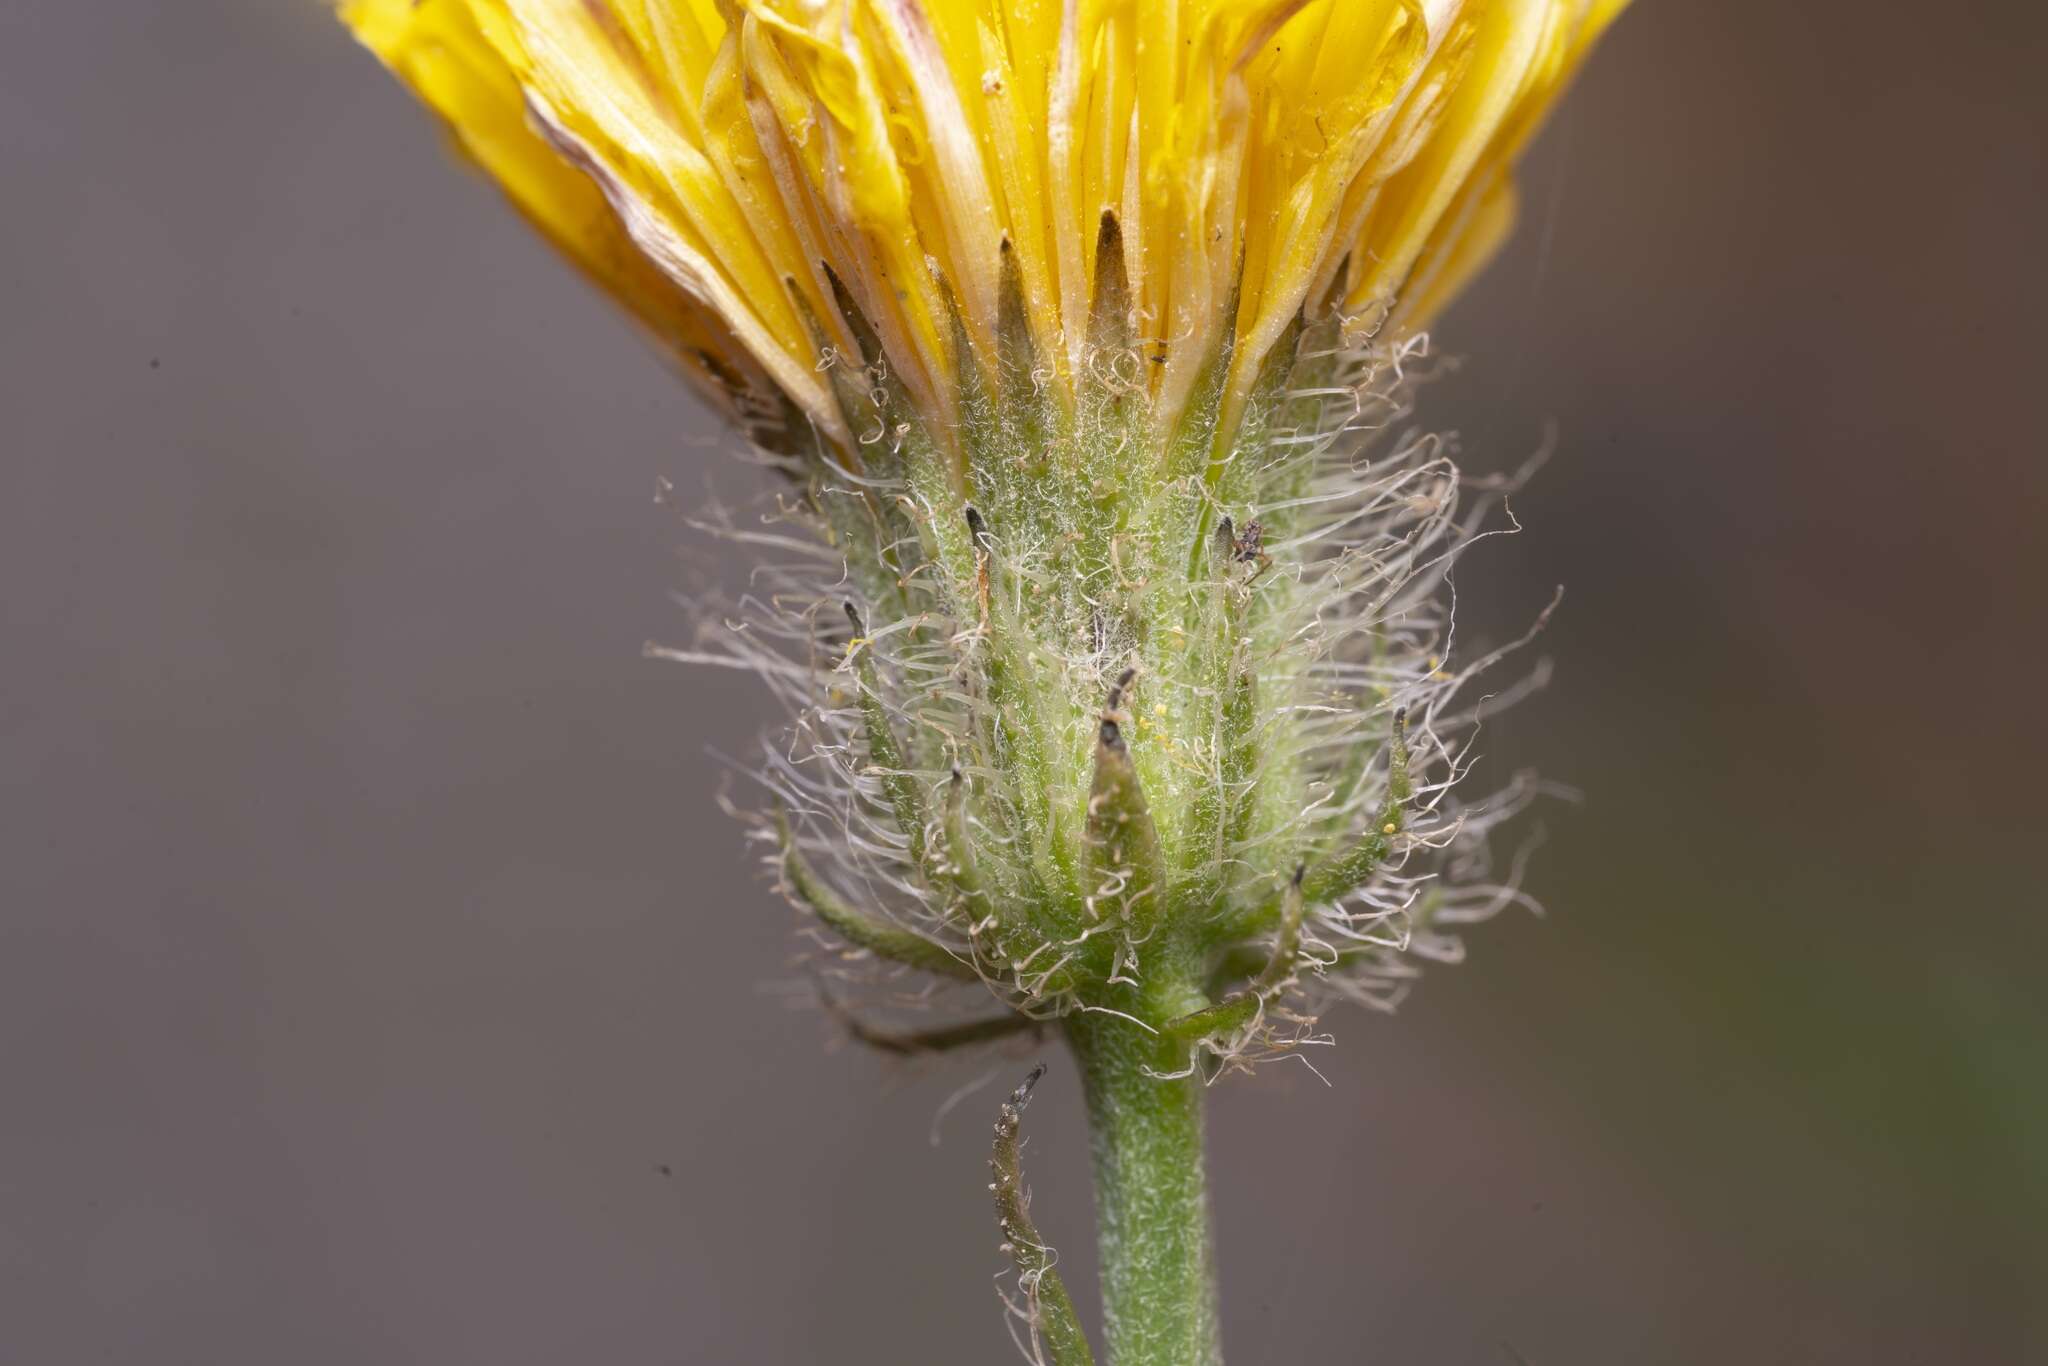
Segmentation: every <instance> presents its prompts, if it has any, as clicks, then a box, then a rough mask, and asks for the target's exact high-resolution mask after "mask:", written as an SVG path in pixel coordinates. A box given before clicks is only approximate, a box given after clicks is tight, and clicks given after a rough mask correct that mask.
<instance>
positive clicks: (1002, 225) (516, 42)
mask: <svg viewBox="0 0 2048 1366" xmlns="http://www.w3.org/2000/svg"><path fill="white" fill-rule="evenodd" d="M1621 4H1622V0H1156V2H1154V3H1146V2H1145V0H1064V3H1061V0H1007V2H1005V0H351V2H350V3H348V4H346V5H345V6H344V8H343V15H344V18H345V19H346V21H347V22H348V23H349V24H350V25H351V26H352V27H353V28H354V30H355V31H356V33H357V34H358V35H359V36H360V37H361V39H362V40H363V41H364V42H365V43H366V44H368V45H369V46H370V47H371V48H372V49H373V50H375V51H376V53H377V54H378V55H379V56H380V57H381V58H383V60H384V61H385V62H387V63H388V64H389V65H390V66H391V67H392V69H393V70H395V71H396V72H397V73H398V74H399V75H400V76H401V77H402V78H403V79H404V80H405V81H406V82H407V83H408V84H410V85H411V86H412V87H413V89H414V90H415V91H416V92H417V93H418V94H419V96H420V97H421V98H422V99H423V100H425V101H426V102H427V103H428V104H430V105H431V106H432V107H433V108H434V109H436V110H437V111H438V112H439V113H440V114H441V116H442V117H443V118H444V119H445V120H446V121H447V123H448V125H449V126H450V127H451V129H452V130H453V132H454V134H455V136H456V138H457V139H458V140H459V141H460V142H461V144H462V145H463V146H464V148H465V149H466V150H467V151H468V152H469V154H470V155H471V156H473V157H474V158H475V159H476V160H477V161H478V162H479V163H481V164H482V166H483V167H484V168H485V169H486V170H487V171H489V172H490V173H491V174H492V175H493V176H495V177H496V178H497V179H498V180H499V181H500V182H501V183H502V184H503V186H504V188H505V189H506V191H507V193H509V194H510V196H511V197H512V198H513V200H514V201H515V202H516V203H517V204H518V205H519V206H520V208H521V209H523V210H524V211H525V212H526V214H527V215H528V216H529V217H531V218H532V219H533V220H534V221H535V222H536V223H537V224H538V225H539V226H540V227H541V228H542V229H543V230H544V231H545V232H547V233H548V234H549V235H550V237H551V238H552V239H553V240H554V241H555V242H556V243H557V244H558V245H559V246H560V247H561V248H562V249H563V250H564V251H565V252H567V253H568V254H570V255H571V256H573V257H574V258H575V259H576V260H577V261H578V262H580V263H581V264H582V265H583V266H584V267H585V268H586V269H587V270H588V271H589V272H590V273H592V274H593V275H594V276H595V277H596V278H597V279H598V280H599V281H600V282H602V283H603V284H604V285H605V286H606V287H607V288H609V289H610V290H611V291H612V292H614V293H615V294H616V295H617V296H618V297H619V298H620V299H621V300H623V301H624V302H625V303H626V304H627V306H628V307H630V308H631V309H632V310H633V311H634V312H635V313H636V314H637V315H638V316H639V317H640V318H641V319H642V320H643V321H645V322H646V323H648V324H649V325H650V326H651V327H653V328H654V330H655V331H656V332H657V334H658V335H659V336H660V337H661V338H662V339H663V341H664V342H666V343H667V344H668V345H670V346H671V347H673V348H674V350H675V351H676V352H677V354H678V355H680V356H681V357H683V358H684V360H685V362H686V364H687V365H688V367H689V368H690V370H691V371H692V373H693V374H695V375H696V376H697V377H698V378H699V379H700V380H703V381H705V382H706V385H707V389H708V390H709V392H711V393H713V394H714V395H716V396H719V397H721V398H723V399H724V400H725V401H726V402H727V403H728V404H730V405H734V406H736V407H737V409H738V415H739V416H741V417H742V418H744V419H748V421H749V425H750V426H752V427H754V428H755V429H756V431H757V432H758V431H759V430H761V429H762V428H763V427H764V426H770V427H772V426H774V425H775V422H776V421H780V420H784V419H788V418H797V417H799V415H800V418H801V419H804V420H806V421H799V422H795V423H789V422H786V421H785V424H784V427H783V430H785V431H792V430H794V429H795V427H797V426H802V427H805V428H807V429H808V430H810V431H815V432H817V433H819V434H821V435H822V436H823V437H824V438H825V439H826V440H827V441H828V442H829V443H830V444H831V445H832V446H833V447H834V448H837V449H839V450H840V451H842V452H848V453H851V452H852V451H853V450H854V448H855V446H856V445H857V442H858V435H859V434H858V433H857V432H856V431H855V430H854V427H855V422H856V419H854V418H853V417H851V416H850V415H849V413H848V411H847V405H846V403H845V402H843V401H842V399H841V398H840V397H839V396H837V395H836V394H835V391H834V384H833V381H832V380H831V378H830V377H829V376H828V375H827V374H826V370H827V369H828V368H829V367H827V366H823V365H821V364H820V358H821V356H826V355H829V354H838V355H849V356H863V357H864V359H866V360H867V361H868V362H869V363H870V364H879V365H881V366H884V367H886V371H887V374H888V375H889V376H890V378H891V381H892V383H894V384H897V385H900V386H901V397H902V399H903V400H904V401H905V406H906V407H907V408H908V409H909V410H911V411H913V412H915V413H916V414H918V415H919V416H920V417H921V418H922V419H923V421H924V422H925V423H926V425H927V426H928V427H929V428H930V429H931V433H932V438H933V440H934V441H935V442H937V443H938V444H939V445H940V446H941V447H946V446H950V445H951V444H952V443H953V439H954V438H953V437H952V435H951V433H952V432H953V431H954V430H955V428H956V427H957V424H958V423H959V421H960V420H961V416H962V414H961V407H962V404H963V403H965V402H968V401H970V399H969V398H968V397H966V396H969V395H971V394H972V393H974V392H993V391H995V386H999V385H1000V384H1001V383H1002V380H1001V375H1002V373H1003V365H1004V358H1005V356H1006V354H1007V355H1009V356H1011V357H1013V358H1014V357H1015V356H1019V355H1023V356H1028V358H1029V359H1028V363H1027V367H1026V368H1027V369H1028V372H1029V376H1030V381H1031V384H1032V388H1033V391H1034V392H1037V393H1046V392H1049V393H1050V394H1051V395H1053V396H1054V397H1055V398H1056V399H1057V400H1058V401H1059V403H1060V404H1061V405H1062V406H1063V407H1064V408H1065V409H1066V410H1067V411H1068V412H1072V410H1073V408H1074V405H1075V404H1076V402H1077V401H1079V400H1080V399H1081V397H1082V394H1083V391H1084V390H1085V389H1086V388H1087V386H1088V381H1089V379H1090V378H1091V377H1094V378H1098V379H1099V378H1101V377H1102V375H1103V374H1104V373H1105V372H1109V373H1116V372H1119V371H1122V372H1128V373H1120V374H1119V379H1120V382H1121V387H1122V388H1123V389H1125V390H1126V391H1130V390H1142V391H1143V392H1144V393H1145V394H1146V396H1147V397H1148V399H1149V400H1150V402H1149V404H1148V405H1147V407H1148V412H1149V414H1150V423H1149V432H1150V434H1151V439H1152V440H1153V441H1155V442H1157V443H1160V444H1161V445H1163V444H1164V443H1166V442H1169V441H1171V440H1172V438H1173V435H1174V433H1175V431H1176V428H1177V425H1178V424H1180V423H1181V422H1182V420H1183V417H1184V415H1185V414H1186V412H1187V411H1188V410H1189V409H1190V407H1191V404H1193V403H1194V402H1195V401H1196V400H1197V399H1198V398H1201V397H1203V396H1204V395H1206V401H1207V402H1208V403H1209V404H1210V405H1211V406H1210V408H1209V410H1208V416H1207V417H1206V418H1205V423H1204V425H1205V429H1206V430H1205V439H1210V438H1213V439H1214V440H1215V441H1217V442H1218V443H1223V442H1227V440H1228V439H1229V437H1230V436H1231V434H1232V432H1233V430H1234V428H1235V426H1236V424H1237V422H1238V420H1239V417H1240V416H1241V414H1242V413H1243V411H1244V408H1245V405H1246V403H1247V401H1248V399H1249V398H1250V396H1251V394H1252V391H1253V388H1254V385H1255V383H1256V381H1257V378H1258V375H1259V373H1260V370H1261V367H1262V366H1263V365H1264V364H1265V363H1266V361H1267V358H1268V356H1269V355H1270V354H1271V353H1272V352H1273V350H1274V348H1275V347H1276V346H1277V345H1279V344H1280V343H1281V342H1282V340H1283V338H1284V337H1286V336H1287V335H1288V333H1289V330H1290V328H1292V327H1293V325H1294V324H1295V322H1296V320H1297V319H1299V318H1301V317H1303V316H1304V315H1306V316H1308V317H1310V318H1315V317H1318V316H1323V317H1330V316H1334V317H1335V318H1337V319H1338V320H1339V321H1340V323H1341V327H1342V331H1343V333H1344V335H1345V336H1346V337H1347V339H1350V340H1356V339H1358V338H1360V337H1363V336H1366V335H1370V334H1373V333H1381V334H1382V335H1393V334H1398V332H1400V331H1402V330H1407V329H1412V328H1414V327H1416V326H1418V325H1419V324H1420V323H1421V322H1422V321H1423V320H1424V319H1426V318H1427V316H1428V315H1429V314H1430V312H1431V311H1432V310H1433V309H1435V308H1436V307H1438V306H1439V305H1440V304H1441V303H1442V302H1443V301H1444V300H1446V299H1447V298H1448V297H1449V296H1450V295H1451V294H1452V293H1453V292H1454V291H1455V290H1456V289H1457V288H1458V286H1459V285H1460V284H1461V283H1462V282H1463V281H1464V280H1465V279H1466V278H1468V277H1469V276H1470V274H1471V273H1472V271H1473V270H1474V269H1475V268H1476V267H1477V266H1478V265H1479V264H1480V263H1481V262H1482V261H1483V260H1484V258H1485V257H1486V256H1487V255H1488V254H1489V253H1490V251H1491V250H1492V249H1493V247H1494V246H1495V245H1497V244H1498V242H1499V241H1500V239H1501V238H1502V236H1503V235H1504V233H1505V231H1506V228H1507V226H1508V224H1509V221H1510V219H1511V217H1512V212H1513V191H1512V187H1511V185H1510V183H1509V180H1508V174H1507V172H1508V166H1509V163H1510V162H1511V161H1512V159H1513V158H1514V156H1515V154H1516V153H1517V152H1518V150H1519V149H1520V148H1521V146H1522V145H1523V144H1524V142H1525V141H1526V140H1527V138H1528V136H1529V134H1530V132H1531V131H1532V129H1533V128H1534V127H1535V125H1536V123H1537V121H1538V120H1539V119H1540V117H1541V115H1542V113H1543V111H1544V110H1545V109H1546V108H1547V106H1548V105H1549V104H1550V102H1551V100H1552V99H1553V98H1554V97H1555V95H1556V94H1557V93H1558V91H1559V90H1560V89H1561V87H1562V86H1563V85H1564V83H1565V81H1566V78H1567V77H1568V76H1569V74H1570V72H1571V70H1572V69H1573V67H1574V66H1575V65H1576V64H1577V62H1578V60H1579V59H1580V58H1581V57H1582V56H1583V55H1584V53H1585V52H1586V50H1587V49H1588V47H1589V46H1590V44H1591V43H1592V41H1593V39H1594V38H1595V37H1596V36H1597V35H1598V33H1599V32H1600V31H1601V29H1602V28H1603V27H1604V26H1605V25H1606V24H1607V22H1608V21H1609V20H1610V19H1612V18H1613V16H1614V14H1615V13H1616V12H1617V11H1618V10H1619V9H1620V7H1621ZM1105 312H1108V313H1113V314H1114V315H1115V316H1114V317H1113V318H1111V319H1109V324H1110V325H1109V326H1108V330H1107V331H1105V330H1104V328H1105V321H1104V318H1103V314H1104V313H1105ZM1387 328H1391V329H1393V330H1394V332H1393V333H1392V334H1389V333H1387V332H1385V331H1384V330H1383V329H1387ZM1106 337H1107V338H1116V339H1118V340H1119V341H1120V342H1121V343H1123V345H1122V346H1121V349H1120V352H1119V354H1118V355H1115V356H1110V357H1108V358H1107V359H1105V358H1104V356H1103V354H1102V350H1103V348H1102V346H1101V343H1102V341H1103V339H1104V338H1106ZM1006 346H1007V347H1008V348H1009V350H1008V352H1007V353H1006V349H1005V348H1006ZM1133 358H1134V359H1133ZM1205 386H1206V387H1205ZM764 414H766V415H768V418H769V420H768V421H766V422H764V420H763V415H764ZM777 414H780V415H781V417H780V418H778V417H776V415H777Z"/></svg>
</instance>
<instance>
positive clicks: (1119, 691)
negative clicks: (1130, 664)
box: [1104, 668, 1138, 711]
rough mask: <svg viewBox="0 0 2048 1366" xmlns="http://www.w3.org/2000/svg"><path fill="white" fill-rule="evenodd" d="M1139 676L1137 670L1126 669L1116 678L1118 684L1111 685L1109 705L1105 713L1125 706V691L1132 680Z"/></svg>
mask: <svg viewBox="0 0 2048 1366" xmlns="http://www.w3.org/2000/svg"><path fill="white" fill-rule="evenodd" d="M1137 676H1138V671H1137V670H1136V669H1135V668H1131V669H1125V670H1124V671H1123V672H1122V673H1120V674H1118V675H1117V676H1116V682H1115V683H1113V684H1111V685H1110V689H1109V705H1108V706H1107V707H1106V708H1104V710H1105V711H1115V710H1116V709H1117V708H1118V707H1121V706H1122V705H1123V704H1124V689H1125V688H1128V687H1130V686H1131V680H1132V679H1134V678H1136V677H1137Z"/></svg>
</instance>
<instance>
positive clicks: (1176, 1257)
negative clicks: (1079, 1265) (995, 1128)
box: [1066, 1013, 1223, 1366]
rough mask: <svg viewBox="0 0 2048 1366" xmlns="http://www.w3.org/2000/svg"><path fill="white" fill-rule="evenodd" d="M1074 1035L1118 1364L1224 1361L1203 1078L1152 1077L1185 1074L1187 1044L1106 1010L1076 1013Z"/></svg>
mask: <svg viewBox="0 0 2048 1366" xmlns="http://www.w3.org/2000/svg"><path fill="white" fill-rule="evenodd" d="M1066 1032H1067V1043H1068V1046H1069V1047H1071V1048H1072V1049H1073V1052H1074V1058H1075V1060H1076V1061H1077V1062H1078V1064H1079V1065H1080V1069H1081V1081H1082V1086H1083V1088H1084V1090H1085V1092H1086V1095H1087V1100H1088V1125H1089V1131H1090V1137H1091V1144H1090V1147H1091V1150H1092V1153H1093V1156H1094V1163H1095V1206H1096V1224H1097V1228H1098V1230H1099V1235H1100V1241H1101V1246H1102V1309H1103V1319H1104V1323H1105V1325H1106V1333H1107V1337H1108V1343H1109V1361H1110V1363H1111V1366H1218V1364H1219V1363H1220V1362H1221V1361H1222V1359H1223V1345H1222V1339H1221V1336H1220V1334H1219V1331H1218V1326H1217V1316H1216V1264H1215V1257H1214V1254H1213V1253H1212V1251H1211V1249H1210V1241H1211V1240H1210V1230H1209V1192H1208V1186H1207V1183H1206V1181H1205V1179H1204V1177H1203V1172H1202V1089H1203V1088H1202V1081H1201V1078H1200V1076H1199V1075H1196V1076H1188V1077H1181V1078H1178V1079H1176V1080H1172V1081H1162V1080H1160V1079H1159V1078H1157V1077H1156V1076H1151V1075H1147V1071H1146V1069H1147V1068H1148V1067H1149V1068H1150V1069H1152V1071H1154V1072H1176V1071H1179V1070H1180V1069H1181V1068H1183V1067H1185V1066H1186V1065H1187V1046H1186V1045H1185V1044H1175V1043H1173V1042H1171V1041H1170V1040H1167V1039H1164V1038H1162V1037H1161V1036H1159V1035H1156V1034H1151V1033H1147V1032H1146V1031H1145V1030H1143V1029H1141V1028H1140V1027H1139V1026H1137V1025H1135V1024H1133V1023H1131V1022H1130V1021H1128V1020H1124V1019H1121V1018H1118V1017H1116V1016H1113V1015H1107V1014H1101V1013H1082V1014H1076V1015H1071V1016H1069V1017H1068V1018H1067V1022H1066Z"/></svg>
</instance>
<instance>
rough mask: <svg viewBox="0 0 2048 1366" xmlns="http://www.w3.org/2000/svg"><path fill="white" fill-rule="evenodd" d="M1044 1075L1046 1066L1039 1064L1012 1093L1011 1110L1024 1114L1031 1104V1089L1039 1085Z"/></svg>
mask: <svg viewBox="0 0 2048 1366" xmlns="http://www.w3.org/2000/svg"><path fill="white" fill-rule="evenodd" d="M1044 1075H1045V1064H1044V1063H1039V1064H1038V1065H1037V1066H1036V1067H1034V1068H1032V1069H1031V1071H1030V1073H1029V1075H1027V1076H1026V1077H1025V1078H1024V1080H1022V1081H1020V1082H1018V1083H1017V1089H1016V1090H1014V1091H1012V1092H1010V1108H1011V1109H1012V1110H1016V1111H1019V1112H1022V1111H1023V1109H1024V1107H1025V1106H1026V1105H1029V1104H1030V1103H1031V1089H1032V1088H1033V1087H1035V1086H1037V1085H1038V1080H1039V1078H1040V1077H1043V1076H1044Z"/></svg>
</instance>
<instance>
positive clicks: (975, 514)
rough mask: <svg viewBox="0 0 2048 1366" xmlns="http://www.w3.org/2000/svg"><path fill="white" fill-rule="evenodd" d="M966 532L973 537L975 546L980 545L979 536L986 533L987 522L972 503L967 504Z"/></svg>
mask: <svg viewBox="0 0 2048 1366" xmlns="http://www.w3.org/2000/svg"><path fill="white" fill-rule="evenodd" d="M967 534H968V535H969V536H972V537H973V538H974V544H975V546H976V547H977V548H979V547H980V546H981V538H982V537H984V536H986V535H988V523H987V522H984V521H983V520H982V519H981V512H980V510H979V509H977V508H976V507H975V506H974V504H972V503H969V504H968V505H967Z"/></svg>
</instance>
